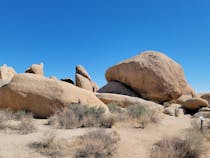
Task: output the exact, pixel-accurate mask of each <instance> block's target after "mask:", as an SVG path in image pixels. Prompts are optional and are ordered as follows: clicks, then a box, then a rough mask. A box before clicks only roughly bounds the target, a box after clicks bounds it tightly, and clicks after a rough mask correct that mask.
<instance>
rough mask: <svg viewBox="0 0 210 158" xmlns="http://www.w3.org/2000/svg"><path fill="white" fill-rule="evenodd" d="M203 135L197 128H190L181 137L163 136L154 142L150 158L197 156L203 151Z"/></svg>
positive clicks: (187, 157)
mask: <svg viewBox="0 0 210 158" xmlns="http://www.w3.org/2000/svg"><path fill="white" fill-rule="evenodd" d="M203 139H204V136H203V135H202V133H201V132H199V131H197V130H190V131H188V132H187V133H186V135H185V137H184V138H183V139H181V138H178V137H172V138H163V139H162V140H160V141H159V142H157V143H155V144H154V146H153V149H152V153H151V158H199V157H200V156H201V155H202V154H204V153H205V151H206V148H205V146H204V144H203Z"/></svg>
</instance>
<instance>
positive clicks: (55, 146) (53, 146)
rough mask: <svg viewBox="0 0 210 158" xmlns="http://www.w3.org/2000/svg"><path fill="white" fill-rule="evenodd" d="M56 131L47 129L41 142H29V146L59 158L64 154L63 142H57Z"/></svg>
mask: <svg viewBox="0 0 210 158" xmlns="http://www.w3.org/2000/svg"><path fill="white" fill-rule="evenodd" d="M55 139H56V133H55V131H53V130H47V131H45V132H44V133H43V136H42V137H41V139H40V141H39V142H33V143H32V144H29V147H30V148H32V149H34V150H36V152H39V153H41V154H42V155H45V156H49V157H53V158H57V157H60V156H61V155H62V148H63V147H62V144H60V143H59V142H57V141H56V140H55Z"/></svg>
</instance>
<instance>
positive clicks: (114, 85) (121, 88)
mask: <svg viewBox="0 0 210 158" xmlns="http://www.w3.org/2000/svg"><path fill="white" fill-rule="evenodd" d="M97 92H98V93H114V94H122V95H127V96H132V97H137V96H138V95H137V94H136V93H135V92H133V91H132V90H131V89H129V88H128V87H126V86H125V85H123V84H122V83H120V82H116V81H111V82H109V83H107V84H106V85H105V86H104V87H102V88H101V89H99V90H98V91H97Z"/></svg>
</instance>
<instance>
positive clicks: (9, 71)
mask: <svg viewBox="0 0 210 158" xmlns="http://www.w3.org/2000/svg"><path fill="white" fill-rule="evenodd" d="M15 74H16V72H15V70H14V69H13V68H12V67H8V66H7V65H6V64H4V65H2V66H1V67H0V87H2V86H4V85H6V84H8V83H9V82H10V81H11V80H12V78H13V76H14V75H15Z"/></svg>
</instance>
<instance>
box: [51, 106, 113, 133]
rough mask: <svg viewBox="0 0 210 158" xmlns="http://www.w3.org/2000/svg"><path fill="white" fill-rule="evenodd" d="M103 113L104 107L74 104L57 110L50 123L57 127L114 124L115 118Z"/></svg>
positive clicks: (68, 127) (69, 127)
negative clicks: (105, 115)
mask: <svg viewBox="0 0 210 158" xmlns="http://www.w3.org/2000/svg"><path fill="white" fill-rule="evenodd" d="M103 114H104V109H103V108H95V107H88V106H84V105H72V106H70V107H69V108H64V109H62V110H60V111H57V112H56V113H55V114H54V115H53V116H52V117H50V118H49V122H48V124H49V125H54V126H55V127H56V128H63V129H72V128H80V127H99V126H101V127H106V126H108V127H110V126H112V125H113V124H114V120H112V119H111V118H107V117H104V115H103ZM110 117H111V116H110Z"/></svg>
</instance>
